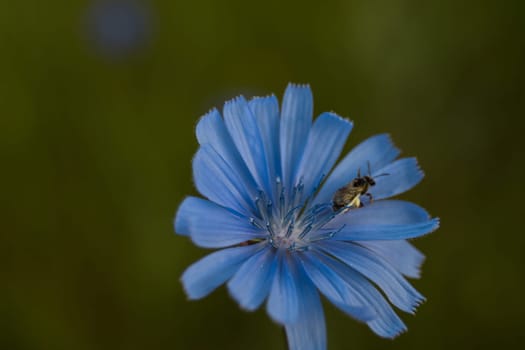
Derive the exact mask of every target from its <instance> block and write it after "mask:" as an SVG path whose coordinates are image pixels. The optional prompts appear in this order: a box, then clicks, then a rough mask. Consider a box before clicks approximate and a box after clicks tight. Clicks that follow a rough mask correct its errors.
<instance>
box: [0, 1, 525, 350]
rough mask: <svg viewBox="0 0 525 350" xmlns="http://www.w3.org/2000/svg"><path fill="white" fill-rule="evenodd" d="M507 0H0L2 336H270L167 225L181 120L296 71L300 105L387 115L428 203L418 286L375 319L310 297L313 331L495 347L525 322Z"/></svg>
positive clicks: (97, 340)
mask: <svg viewBox="0 0 525 350" xmlns="http://www.w3.org/2000/svg"><path fill="white" fill-rule="evenodd" d="M524 4H525V3H524V2H523V1H520V0H517V1H499V2H495V1H493V2H488V1H483V2H480V1H454V0H446V1H416V0H405V1H402V0H401V1H378V0H370V1H366V0H363V1H334V0H327V1H324V2H313V1H311V2H308V1H290V2H282V1H265V2H257V3H250V2H246V1H169V0H165V1H163V0H155V1H135V2H132V1H114V0H106V1H103V0H100V1H86V0H84V1H65V0H64V1H48V2H44V1H37V0H27V1H5V0H4V1H2V2H1V3H0V156H1V177H2V194H1V198H2V200H1V203H2V207H1V209H2V210H1V215H2V222H1V232H0V253H1V254H0V283H1V285H0V348H1V349H6V350H8V349H9V350H11V349H14V350H17V349H31V350H33V349H35V350H37V349H75V350H88V349H89V350H90V349H150V348H156V349H248V348H250V349H285V345H284V344H285V343H284V339H283V333H282V331H281V330H280V329H279V327H278V326H276V325H275V324H273V323H272V322H271V321H270V320H269V318H268V317H267V316H266V315H265V312H264V311H263V310H259V311H258V312H255V313H247V312H244V311H241V310H240V309H239V307H238V306H237V305H236V303H235V302H234V301H232V300H231V299H230V297H229V296H228V295H227V292H226V290H225V288H220V289H219V290H218V291H216V292H215V293H213V294H212V295H211V296H209V297H207V298H206V299H204V300H201V301H198V302H189V301H187V300H186V296H185V295H184V293H183V290H182V287H181V284H180V282H179V276H180V275H181V273H182V272H183V270H184V269H185V268H186V267H187V266H188V265H189V264H191V263H192V262H194V261H196V260H197V259H198V258H199V257H201V256H203V255H204V254H206V251H205V250H202V249H198V248H196V247H194V246H193V244H191V242H190V241H189V240H188V239H187V238H184V237H179V236H175V235H174V233H173V227H172V219H173V216H174V213H175V211H176V208H177V206H178V204H179V203H180V202H181V200H182V199H183V198H184V197H185V196H187V195H189V194H196V191H195V190H194V189H193V185H192V179H191V158H192V155H193V153H194V152H195V150H196V146H197V144H196V141H195V137H194V126H195V123H196V121H197V120H198V118H199V117H200V116H201V115H202V114H204V113H205V112H206V111H207V110H208V109H209V108H211V107H213V106H217V107H220V106H221V105H222V102H223V101H224V100H226V99H229V98H231V97H234V96H235V95H237V94H240V93H243V94H245V95H246V96H252V95H264V94H268V93H271V92H274V93H275V94H276V95H277V96H279V97H280V96H281V95H282V92H283V91H284V88H285V87H286V84H287V83H288V82H289V81H293V82H300V83H310V84H311V86H312V89H313V91H314V98H315V111H316V113H319V112H322V111H325V110H334V111H336V112H337V113H339V114H340V115H343V116H346V117H349V118H351V119H353V120H354V121H355V128H354V131H353V133H352V135H351V138H350V142H349V144H348V145H347V148H346V149H347V150H348V149H350V148H351V147H352V146H353V145H355V144H357V143H359V142H360V141H362V140H363V139H365V138H366V137H368V136H371V135H373V134H376V133H380V132H389V133H390V134H391V135H392V137H393V139H394V140H395V142H396V144H397V145H398V146H399V147H400V148H401V149H402V150H403V151H404V153H403V154H404V155H409V156H417V157H418V158H419V160H420V163H421V165H422V167H423V169H424V170H425V171H426V174H427V176H426V178H425V181H423V183H422V184H421V185H419V186H418V187H417V188H416V189H414V190H412V191H410V192H409V193H407V194H405V195H403V198H405V199H409V200H412V201H415V202H417V203H419V204H421V205H422V206H424V207H425V208H427V209H428V210H429V211H430V213H432V214H433V215H435V216H439V217H441V219H442V227H441V228H440V230H439V231H437V233H435V234H432V235H430V236H428V237H425V238H423V239H420V240H417V241H416V242H415V243H416V245H417V246H418V247H419V248H420V249H422V250H423V251H424V252H425V254H426V255H427V257H428V258H427V261H426V263H425V265H424V268H423V278H422V279H421V280H416V281H414V284H415V286H416V287H417V288H418V289H419V290H420V291H421V292H422V293H423V294H424V295H425V296H426V297H427V298H428V301H427V302H426V303H425V304H424V305H422V306H421V307H420V309H419V311H418V313H417V315H416V316H415V317H412V316H410V315H403V316H402V317H403V319H404V320H405V321H406V323H407V325H408V327H409V331H408V333H407V334H404V335H402V336H401V337H399V338H398V339H396V340H394V341H390V340H383V339H380V338H377V337H376V336H375V335H373V334H372V332H371V331H369V330H368V329H367V327H366V326H363V325H361V324H359V323H357V322H355V321H354V320H351V319H349V318H347V317H346V316H344V315H343V314H342V313H341V312H339V311H337V310H336V309H335V308H334V307H332V306H330V305H328V304H326V316H327V327H328V341H329V348H330V349H331V350H334V349H444V348H458V349H482V348H487V349H492V348H496V347H499V348H506V347H511V346H516V345H518V344H522V343H523V341H524V340H525V336H524V334H525V332H524V326H525V322H524V319H525V303H524V302H523V291H524V288H525V281H524V267H525V259H524V255H523V252H524V249H525V235H524V230H523V226H521V225H522V223H523V217H524V216H523V214H524V211H523V202H522V198H523V195H524V192H525V191H524V185H523V182H524V178H525V174H524V171H525V166H524V161H523V153H524V152H523V151H524V147H523V143H522V139H523V131H525V130H524V128H523V126H524V122H523V120H524V118H525V113H524V112H525V67H524V63H525V40H524V34H525V30H524V25H525V5H524Z"/></svg>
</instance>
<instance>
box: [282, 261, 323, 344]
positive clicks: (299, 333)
mask: <svg viewBox="0 0 525 350" xmlns="http://www.w3.org/2000/svg"><path fill="white" fill-rule="evenodd" d="M299 273H300V274H301V277H300V279H301V280H302V281H303V283H302V284H301V288H300V289H299V296H298V297H299V316H298V318H297V322H295V323H293V324H287V325H286V326H285V329H286V336H287V339H288V349H289V350H324V349H326V323H325V320H324V312H323V306H322V304H321V299H320V298H319V293H317V290H316V289H315V286H314V285H313V284H312V282H311V281H310V280H309V279H308V277H307V276H306V275H305V273H304V271H302V269H300V271H299Z"/></svg>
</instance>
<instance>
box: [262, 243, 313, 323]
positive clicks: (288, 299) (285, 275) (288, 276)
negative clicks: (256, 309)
mask: <svg viewBox="0 0 525 350" xmlns="http://www.w3.org/2000/svg"><path fill="white" fill-rule="evenodd" d="M278 254H279V257H278V259H279V262H278V266H277V271H276V273H275V276H274V279H273V283H272V288H271V290H270V296H269V297H268V303H267V305H266V310H267V311H268V314H269V315H270V317H271V318H272V319H273V320H274V321H275V322H277V323H280V324H290V323H294V322H296V321H297V317H298V314H299V301H298V298H299V288H301V285H302V283H303V282H304V281H302V280H301V279H300V278H299V274H298V273H297V266H296V264H295V259H293V258H292V257H291V256H290V255H289V254H288V253H287V252H283V251H279V252H278Z"/></svg>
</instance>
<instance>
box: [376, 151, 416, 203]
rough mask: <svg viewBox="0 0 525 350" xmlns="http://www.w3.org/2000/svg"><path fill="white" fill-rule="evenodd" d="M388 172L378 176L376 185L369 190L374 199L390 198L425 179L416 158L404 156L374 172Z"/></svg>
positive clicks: (377, 173)
mask: <svg viewBox="0 0 525 350" xmlns="http://www.w3.org/2000/svg"><path fill="white" fill-rule="evenodd" d="M379 174H388V175H387V176H381V177H378V178H376V185H375V186H374V187H371V188H370V190H369V191H368V192H369V193H370V194H371V195H372V196H373V197H374V199H382V198H388V197H392V196H395V195H398V194H400V193H403V192H406V191H408V190H409V189H411V188H412V187H414V186H415V185H417V184H418V183H419V182H420V181H421V180H422V179H423V176H424V174H423V171H421V169H420V168H419V166H418V164H417V160H416V158H402V159H398V160H396V161H395V162H393V163H391V164H389V165H387V166H385V167H384V168H381V169H379V170H377V171H376V172H374V173H373V175H374V176H376V175H379Z"/></svg>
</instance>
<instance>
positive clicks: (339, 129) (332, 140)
mask: <svg viewBox="0 0 525 350" xmlns="http://www.w3.org/2000/svg"><path fill="white" fill-rule="evenodd" d="M352 126H353V124H352V122H351V121H349V120H345V119H342V118H341V117H339V116H338V115H336V114H334V113H323V114H321V115H320V116H319V117H318V118H317V119H316V120H315V122H314V124H313V126H312V129H311V130H310V135H309V136H308V142H307V143H306V148H305V150H304V154H303V158H302V160H301V163H300V165H299V168H298V171H297V176H296V179H295V183H296V184H297V183H298V182H299V181H302V182H303V184H304V192H305V194H306V195H307V196H310V195H311V194H313V193H314V192H315V191H316V190H317V189H318V188H319V184H320V182H321V180H323V179H324V177H325V176H327V175H328V173H329V172H330V170H331V169H332V167H333V166H334V163H335V161H336V160H337V159H338V158H339V155H340V154H341V150H342V149H343V146H344V145H345V142H346V139H347V138H348V134H350V131H351V130H352Z"/></svg>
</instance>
